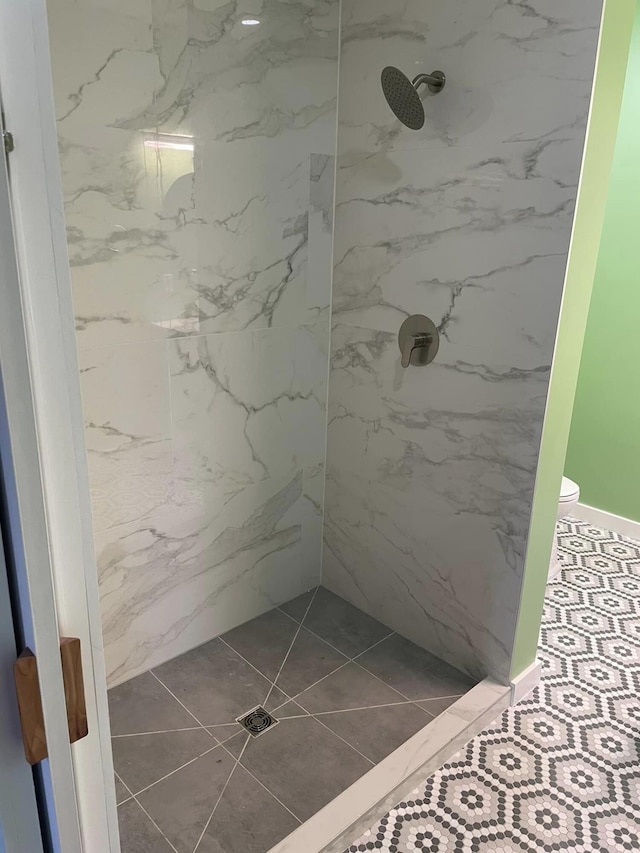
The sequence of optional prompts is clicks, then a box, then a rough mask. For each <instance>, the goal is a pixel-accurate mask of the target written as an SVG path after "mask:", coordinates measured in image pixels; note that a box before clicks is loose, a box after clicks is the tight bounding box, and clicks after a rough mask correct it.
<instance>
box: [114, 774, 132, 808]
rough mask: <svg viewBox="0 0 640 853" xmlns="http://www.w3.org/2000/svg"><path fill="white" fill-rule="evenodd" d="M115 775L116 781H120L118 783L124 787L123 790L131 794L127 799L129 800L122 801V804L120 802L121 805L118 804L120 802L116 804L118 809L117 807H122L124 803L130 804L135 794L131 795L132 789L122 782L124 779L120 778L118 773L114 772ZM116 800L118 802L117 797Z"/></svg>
mask: <svg viewBox="0 0 640 853" xmlns="http://www.w3.org/2000/svg"><path fill="white" fill-rule="evenodd" d="M113 775H114V776H115V777H116V779H117V780H118V782H120V784H121V785H122V787H123V788H124V789H125V790H126V791H127V792H128V794H129V796H128V797H127V799H126V800H122V801H121V802H119V803H118V802H116V807H117V806H121V805H123V803H128V802H129V800H131V799H133V794H132V793H131V788H130V787H129V786H128V785H125V783H124V782H123V781H122V777H120V776H118V774H117V773H116V771H115V770H114V771H113ZM116 800H117V797H116Z"/></svg>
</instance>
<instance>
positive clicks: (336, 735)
mask: <svg viewBox="0 0 640 853" xmlns="http://www.w3.org/2000/svg"><path fill="white" fill-rule="evenodd" d="M312 716H313V715H312ZM313 719H314V720H315V721H316V722H317V723H320V725H321V726H322V728H323V729H326V730H327V731H328V732H331V734H332V735H334V737H337V738H338V740H341V741H342V742H343V743H346V745H347V746H349V747H351V749H352V750H353V751H354V752H357V753H358V755H361V756H362V757H363V758H364V760H365V761H367V762H368V763H369V764H370V765H371V766H372V767H375V766H376V762H375V761H372V760H371V759H370V758H367V756H366V755H365V754H364V752H360V750H359V749H358V748H357V747H355V746H354V745H353V744H352V743H349V741H348V740H345V739H344V738H343V737H341V735H339V734H338V733H337V732H334V731H333V729H330V728H329V726H327V725H325V724H324V723H323V722H322V720H319V719H318V718H317V717H313Z"/></svg>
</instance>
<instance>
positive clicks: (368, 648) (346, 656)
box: [278, 587, 396, 661]
mask: <svg viewBox="0 0 640 853" xmlns="http://www.w3.org/2000/svg"><path fill="white" fill-rule="evenodd" d="M318 589H320V587H318ZM311 603H312V604H313V602H311ZM279 609H280V608H278V610H279ZM282 612H283V613H284V611H282ZM284 615H285V616H286V617H287V618H288V619H291V621H292V622H294V623H295V624H296V625H300V627H302V628H304V630H305V631H307V632H308V633H309V634H312V635H313V636H314V637H315V638H316V639H317V640H321V641H322V642H323V643H326V644H327V646H329V648H330V649H333V651H334V652H338V654H340V655H342V657H344V658H347V660H348V661H354V660H355V659H356V658H359V657H360V655H366V653H367V652H370V651H371V649H375V647H376V646H379V645H380V643H384V641H385V640H388V639H389V637H393V635H394V634H395V633H396V632H395V631H391V633H389V634H387V635H386V636H384V637H382V638H381V639H380V640H376V642H375V643H373V644H372V645H371V646H367V648H366V649H364V650H363V651H361V652H358V654H357V655H355V657H352V658H350V657H349V655H345V653H344V652H343V651H341V650H340V649H339V648H338V647H337V646H334V645H332V644H331V643H330V642H329V640H326V639H325V638H324V637H321V636H320V634H316V632H315V631H312V630H311V628H309V627H308V626H307V625H305V624H304V623H303V622H297V621H296V620H295V619H294V618H293V616H289V614H288V613H284ZM305 619H306V615H305Z"/></svg>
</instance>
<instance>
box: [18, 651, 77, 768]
mask: <svg viewBox="0 0 640 853" xmlns="http://www.w3.org/2000/svg"><path fill="white" fill-rule="evenodd" d="M60 660H61V663H62V679H63V682H64V697H65V701H66V705H67V724H68V727H69V742H70V743H75V742H76V741H77V740H80V738H83V737H86V735H87V734H88V733H89V728H88V726H87V708H86V704H85V699H84V681H83V678H82V655H81V650H80V640H79V639H78V638H77V637H62V638H61V639H60ZM13 677H14V680H15V683H16V693H17V696H18V710H19V712H20V725H21V727H22V741H23V743H24V754H25V757H26V759H27V761H28V762H29V764H37V763H38V761H42V759H43V758H46V757H47V755H48V752H47V738H46V734H45V730H44V717H43V714H42V701H41V698H40V684H39V682H38V663H37V661H36V657H35V655H34V654H33V652H32V651H31V649H25V650H24V651H23V652H22V654H21V655H20V657H19V658H18V659H17V660H16V662H15V663H14V665H13Z"/></svg>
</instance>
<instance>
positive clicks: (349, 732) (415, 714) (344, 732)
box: [318, 704, 433, 762]
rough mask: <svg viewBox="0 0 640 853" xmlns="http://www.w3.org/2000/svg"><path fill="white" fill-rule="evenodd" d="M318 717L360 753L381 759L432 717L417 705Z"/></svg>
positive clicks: (368, 709) (344, 712)
mask: <svg viewBox="0 0 640 853" xmlns="http://www.w3.org/2000/svg"><path fill="white" fill-rule="evenodd" d="M318 719H319V720H320V722H322V723H324V725H325V726H329V728H330V729H331V731H333V732H335V733H336V734H337V735H340V737H342V738H344V739H345V740H346V741H348V743H350V744H351V745H352V746H353V747H355V748H356V749H357V750H358V752H361V753H363V755H366V756H367V758H370V759H371V761H374V762H378V761H381V760H382V759H383V758H386V756H387V755H389V753H391V752H393V750H394V749H397V748H398V747H399V746H401V745H402V744H403V743H404V742H405V741H406V740H408V739H409V738H410V737H411V736H412V735H414V734H415V733H416V732H417V731H419V730H420V729H423V728H424V727H425V726H426V725H428V723H429V722H430V721H431V720H432V719H433V718H432V717H431V716H430V715H428V714H426V713H425V712H424V711H423V710H422V709H421V708H418V707H417V706H416V705H411V704H406V705H393V706H391V707H386V708H367V709H366V710H364V711H338V712H335V713H332V714H321V715H320V716H319V717H318Z"/></svg>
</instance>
